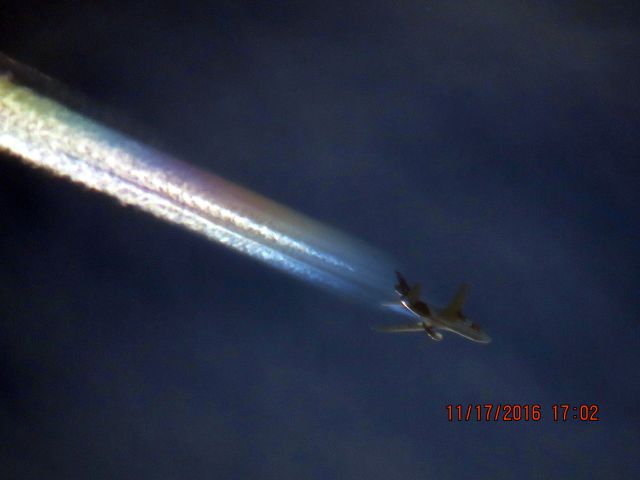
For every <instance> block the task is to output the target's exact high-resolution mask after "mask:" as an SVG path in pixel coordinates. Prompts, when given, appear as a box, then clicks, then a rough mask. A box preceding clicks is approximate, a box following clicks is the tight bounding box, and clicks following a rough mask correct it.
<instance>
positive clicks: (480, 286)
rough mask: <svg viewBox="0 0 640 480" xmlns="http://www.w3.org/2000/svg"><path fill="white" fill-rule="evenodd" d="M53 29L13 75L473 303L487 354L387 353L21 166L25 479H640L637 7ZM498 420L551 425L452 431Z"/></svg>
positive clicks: (250, 274)
mask: <svg viewBox="0 0 640 480" xmlns="http://www.w3.org/2000/svg"><path fill="white" fill-rule="evenodd" d="M55 3H56V5H53V4H50V5H38V4H36V3H33V2H31V3H30V2H20V4H19V5H18V3H16V4H15V5H11V4H9V5H7V6H6V8H5V7H4V6H3V15H2V19H0V27H1V28H0V40H1V42H0V48H1V50H2V51H3V52H4V53H6V54H9V55H11V56H13V57H15V58H17V59H18V60H20V61H22V62H23V63H26V64H28V65H32V66H34V67H36V68H38V69H40V70H41V71H43V72H45V73H47V74H48V75H50V76H52V77H54V78H56V79H59V80H61V81H62V82H63V83H64V84H66V85H68V86H69V87H70V88H71V89H72V90H74V91H77V92H79V93H80V94H82V95H84V96H85V97H86V98H88V99H89V100H90V102H91V103H92V104H93V105H96V106H98V107H100V110H101V111H102V112H103V115H106V117H107V120H108V121H110V122H111V123H113V124H115V125H119V126H120V127H121V128H123V129H125V130H127V131H129V132H134V133H135V134H136V135H137V136H138V137H140V138H143V139H144V140H145V141H148V142H150V143H152V144H154V145H156V146H159V147H160V148H162V149H165V150H167V151H170V152H172V153H175V154H177V155H178V156H179V157H181V158H183V159H185V160H187V161H189V162H191V163H193V164H196V165H198V166H200V167H202V168H204V169H207V170H210V171H212V172H215V173H217V174H219V175H221V176H223V177H225V178H228V179H230V180H233V181H235V182H237V183H240V184H241V185H244V186H246V187H248V188H250V189H253V190H255V191H257V192H259V193H261V194H264V195H266V196H269V197H271V198H273V199H275V200H277V201H279V202H282V203H284V204H286V205H288V206H290V207H292V208H294V209H296V210H299V211H301V212H303V213H305V214H308V215H310V216H311V217H313V218H315V219H317V220H320V221H323V222H325V223H327V224H330V225H332V226H335V227H337V228H339V229H342V230H344V231H346V232H348V233H350V234H353V235H355V236H357V237H359V238H361V239H363V240H365V241H367V242H368V243H370V244H372V245H373V246H375V247H377V248H378V249H380V250H382V251H384V252H387V253H388V254H390V255H392V256H393V257H395V258H397V259H399V267H400V268H402V269H403V270H405V271H406V273H407V275H408V276H409V278H410V279H411V280H419V281H421V282H422V284H423V291H424V292H425V293H426V295H427V297H428V298H429V299H430V300H432V301H434V302H436V303H444V302H446V301H447V300H448V299H449V297H450V295H451V294H452V292H453V290H454V289H455V287H456V286H457V285H458V283H460V282H462V281H467V282H469V283H470V284H471V285H472V289H471V292H470V298H469V301H468V305H467V313H468V315H469V316H471V317H473V318H474V319H475V320H476V321H478V322H479V323H480V324H482V325H483V326H484V327H485V328H486V329H487V330H488V332H489V333H490V334H491V336H492V337H493V343H492V344H491V345H489V346H482V345H476V344H472V343H470V342H466V341H465V340H464V339H462V338H460V337H457V336H451V335H448V336H447V337H446V338H445V341H443V342H441V343H439V344H438V343H433V342H429V341H428V339H425V338H423V336H421V335H416V336H412V335H409V336H398V337H395V336H385V335H381V334H376V333H375V332H371V331H370V329H369V326H370V325H373V324H379V323H384V322H385V321H389V320H390V319H389V318H388V317H387V316H385V314H384V313H383V312H380V311H378V310H376V309H373V308H368V307H367V306H363V305H358V304H351V303H348V302H345V301H344V300H341V299H339V298H336V297H335V296H333V295H331V294H330V293H327V292H324V291H321V290H317V289H314V288H312V287H311V286H309V285H306V284H303V283H300V282H298V281H297V280H295V279H292V278H290V277H287V276H285V275H283V274H281V273H279V272H276V271H272V270H269V269H267V268H265V267H263V266H262V265H260V264H258V263H255V262H254V261H252V260H250V259H247V258H245V257H241V256H238V255H236V254H235V253H232V252H230V251H227V250H225V249H223V248H222V247H220V246H218V245H215V244H211V243H209V242H207V241H206V240H204V239H203V238H200V237H197V236H195V235H193V234H191V233H188V232H185V231H182V230H180V229H178V228H176V227H174V226H171V225H167V224H164V223H161V222H159V221H157V220H155V219H153V218H150V217H149V216H147V215H145V214H143V213H141V212H138V211H136V210H133V209H130V208H122V207H121V206H119V205H118V204H117V203H116V202H115V201H113V200H111V199H109V198H106V197H103V196H100V195H97V194H94V193H91V192H88V191H86V190H84V189H82V188H79V187H77V186H74V185H71V184H68V183H66V182H64V181H62V180H58V179H54V178H51V177H49V176H47V175H46V174H44V173H42V172H36V171H34V170H32V169H30V168H27V167H25V166H23V165H22V164H20V163H19V162H18V161H16V160H15V159H11V158H9V157H3V158H2V161H1V162H0V218H1V219H2V229H1V231H2V235H0V342H1V344H0V347H1V348H0V354H1V355H2V361H1V362H0V395H1V396H0V416H1V419H2V421H1V425H2V430H1V431H0V435H1V437H0V440H1V441H0V445H1V447H0V469H2V471H4V472H7V473H8V476H7V475H6V474H5V475H3V477H6V478H20V479H23V478H25V479H26V478H43V477H44V478H159V477H160V478H181V479H182V478H203V477H205V478H212V477H213V478H264V479H288V478H318V479H325V478H371V479H375V478H381V479H382V478H384V479H387V478H432V477H433V478H634V477H637V476H638V475H639V474H640V460H639V459H640V406H639V405H640V403H639V402H640V373H639V371H638V365H639V361H640V333H639V330H638V328H639V323H638V308H639V307H640V305H639V302H638V293H637V292H638V287H639V286H640V274H639V271H638V265H639V264H640V258H639V252H638V242H639V240H640V238H639V231H638V205H639V204H640V203H639V202H640V198H639V197H640V195H639V194H638V191H639V189H638V183H639V182H638V180H639V171H638V170H639V168H638V158H639V156H640V141H639V140H638V131H639V127H640V125H639V123H640V122H639V121H638V119H639V118H640V90H639V88H638V84H639V81H640V67H639V64H638V58H639V54H640V48H639V40H640V34H639V31H638V18H639V17H638V12H637V11H636V10H634V9H632V8H631V7H630V6H628V5H631V2H627V4H628V5H625V2H616V3H617V5H616V6H612V5H611V4H610V3H611V2H597V1H589V2H567V3H564V4H563V5H562V6H559V5H558V2H515V1H503V0H500V1H494V2H472V1H466V2H418V1H414V2H403V3H402V4H401V5H397V4H392V2H378V1H373V2H362V3H356V2H340V3H339V4H335V5H328V4H326V3H324V2H323V3H317V4H313V3H311V2H309V3H306V2H305V3H306V4H304V5H302V4H285V3H282V2H280V3H278V4H277V5H275V6H274V5H269V6H266V4H263V5H262V6H256V5H255V4H253V3H242V2H218V3H216V4H214V5H212V6H207V7H203V6H201V5H200V4H201V3H202V2H191V3H190V2H183V4H182V6H181V7H179V8H177V7H170V6H168V5H167V6H163V7H162V8H160V6H158V4H157V3H153V2H136V5H135V6H130V5H128V4H126V3H121V4H118V5H117V6H115V5H116V4H115V3H114V2H109V4H110V5H109V6H96V5H93V6H86V7H83V6H78V5H73V4H71V3H65V2H55ZM104 112H107V113H106V114H105V113H104ZM141 132H143V133H141ZM389 273H390V275H389V288H390V289H391V288H392V286H393V272H389ZM489 402H494V403H502V404H504V403H522V404H533V403H539V404H541V405H542V406H543V409H542V411H543V419H542V421H540V422H538V423H525V422H521V423H495V422H492V423H484V422H483V423H477V422H470V423H465V422H462V423H457V422H454V423H449V422H448V421H447V419H446V410H445V405H446V404H449V403H453V404H459V403H460V404H465V405H466V404H468V403H473V404H477V403H483V404H484V403H489ZM554 403H572V404H580V403H589V404H591V403H596V404H598V405H599V406H600V418H601V420H600V422H598V423H592V424H580V423H579V422H573V421H569V422H566V423H562V422H559V423H555V422H553V421H552V420H551V405H552V404H554Z"/></svg>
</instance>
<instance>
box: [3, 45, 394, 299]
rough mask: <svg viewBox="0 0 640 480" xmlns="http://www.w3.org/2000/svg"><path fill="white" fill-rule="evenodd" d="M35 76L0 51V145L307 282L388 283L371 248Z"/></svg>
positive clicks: (365, 291) (365, 292)
mask: <svg viewBox="0 0 640 480" xmlns="http://www.w3.org/2000/svg"><path fill="white" fill-rule="evenodd" d="M34 77H42V76H41V75H40V74H38V73H37V72H34V71H32V70H30V69H28V68H26V67H24V66H22V65H19V64H18V63H16V62H14V61H12V60H9V59H7V58H6V57H2V56H1V55H0V150H4V151H6V152H8V153H10V154H12V155H15V156H17V157H19V158H21V159H22V160H23V161H25V162H26V163H27V164H30V165H32V166H35V167H38V168H43V169H45V170H47V171H49V172H51V173H53V174H55V175H57V176H61V177H63V178H66V179H68V180H71V181H73V182H75V183H79V184H82V185H84V186H86V187H88V188H90V189H92V190H96V191H98V192H102V193H106V194H107V195H110V196H112V197H114V198H116V199H117V200H119V201H120V202H122V203H123V204H125V205H132V206H135V207H138V208H140V209H142V210H144V211H146V212H148V213H151V214H152V215H154V216H156V217H158V218H161V219H163V220H166V221H168V222H170V223H174V224H177V225H181V226H183V227H185V228H187V229H189V230H192V231H194V232H197V233H200V234H202V235H204V236H205V237H207V238H209V239H211V240H214V241H216V242H218V243H220V244H222V245H225V246H226V247H229V248H232V249H234V250H236V251H237V252H240V253H243V254H245V255H248V256H250V257H252V258H255V259H257V260H259V261H261V262H264V263H266V264H268V265H270V266H272V267H275V268H278V269H280V270H282V271H284V272H287V273H289V274H292V275H294V276H296V277H298V278H302V279H304V280H306V281H308V282H311V283H313V284H317V285H320V286H324V287H330V288H333V289H336V290H338V291H340V292H342V293H344V294H347V295H352V296H358V297H362V296H364V297H366V298H371V299H374V298H375V297H378V298H379V296H380V295H383V294H384V293H383V292H385V291H388V289H389V284H390V279H389V278H390V273H391V272H392V271H393V269H392V267H391V266H390V264H389V261H388V260H387V259H386V257H384V256H383V255H381V254H380V253H378V252H376V251H374V250H373V249H371V248H369V247H368V246H366V245H365V244H363V243H361V242H359V241H356V240H354V239H352V238H350V237H348V236H346V235H344V234H342V233H339V232H337V231H336V230H333V229H331V228H329V227H327V226H325V225H322V224H320V223H319V222H316V221H313V220H311V219H309V218H307V217H305V216H303V215H301V214H299V213H297V212H294V211H293V210H291V209H288V208H286V207H284V206H282V205H279V204H277V203H275V202H273V201H271V200H269V199H267V198H265V197H262V196H260V195H258V194H255V193H253V192H250V191H248V190H246V189H244V188H241V187H239V186H237V185H234V184H232V183H230V182H228V181H226V180H223V179H222V178H220V177H218V176H215V175H213V174H211V173H208V172H204V171H202V170H199V169H197V168H195V167H193V166H191V165H188V164H186V163H184V162H181V161H179V160H177V159H175V158H172V157H171V156H169V155H167V154H164V153H162V152H159V151H158V150H155V149H153V148H151V147H149V146H146V145H144V144H142V143H140V142H137V141H135V140H134V139H132V138H130V137H128V136H127V135H125V134H122V133H119V132H117V131H115V130H113V129H111V128H109V127H107V126H105V125H102V124H100V123H98V122H97V121H94V120H92V119H90V118H87V117H86V116H84V115H83V114H81V113H79V112H78V111H74V110H72V109H71V108H69V107H68V106H65V105H64V104H63V103H61V102H59V101H57V100H54V99H53V98H51V97H50V96H49V95H47V94H45V93H42V92H40V91H39V88H38V87H35V88H34V87H33V85H31V84H32V83H33V82H30V81H28V80H33V78H34ZM42 78H44V77H42ZM25 79H26V80H25Z"/></svg>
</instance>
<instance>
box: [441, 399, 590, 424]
mask: <svg viewBox="0 0 640 480" xmlns="http://www.w3.org/2000/svg"><path fill="white" fill-rule="evenodd" d="M446 409H447V420H449V421H450V422H454V421H458V422H539V421H540V420H542V418H543V417H544V416H545V412H544V411H543V410H547V409H543V408H542V406H541V405H540V404H538V403H532V404H528V403H525V404H521V403H505V404H500V403H484V404H472V403H469V404H467V405H452V404H449V405H447V406H446ZM549 410H550V412H547V413H551V418H552V419H553V421H554V422H567V421H576V422H598V421H600V417H599V413H600V407H599V406H598V405H596V404H580V405H570V404H568V403H554V404H553V405H551V408H550V409H549Z"/></svg>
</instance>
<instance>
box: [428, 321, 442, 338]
mask: <svg viewBox="0 0 640 480" xmlns="http://www.w3.org/2000/svg"><path fill="white" fill-rule="evenodd" d="M424 331H425V332H427V335H429V337H431V340H435V341H436V342H439V341H440V340H442V334H441V333H440V332H436V331H435V330H434V329H433V327H427V326H426V325H425V326H424Z"/></svg>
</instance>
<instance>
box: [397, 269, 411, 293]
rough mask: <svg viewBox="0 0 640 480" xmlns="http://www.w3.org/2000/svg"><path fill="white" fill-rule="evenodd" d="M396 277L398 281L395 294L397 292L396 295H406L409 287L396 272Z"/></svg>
mask: <svg viewBox="0 0 640 480" xmlns="http://www.w3.org/2000/svg"><path fill="white" fill-rule="evenodd" d="M396 277H397V279H398V283H397V284H396V292H398V295H407V294H408V293H409V291H410V290H411V287H409V284H408V283H407V281H406V280H405V278H404V277H403V276H402V274H401V273H400V272H398V271H396Z"/></svg>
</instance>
